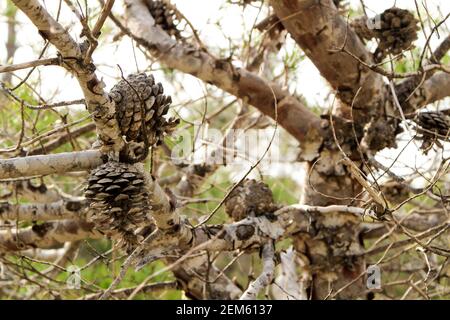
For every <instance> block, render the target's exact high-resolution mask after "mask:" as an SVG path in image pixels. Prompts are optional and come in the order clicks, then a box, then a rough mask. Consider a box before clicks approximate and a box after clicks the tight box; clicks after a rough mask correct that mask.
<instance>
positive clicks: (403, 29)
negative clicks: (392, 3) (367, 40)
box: [373, 7, 419, 61]
mask: <svg viewBox="0 0 450 320" xmlns="http://www.w3.org/2000/svg"><path fill="white" fill-rule="evenodd" d="M379 18H380V21H379V24H380V25H379V26H378V28H375V29H374V30H373V31H374V34H375V37H376V38H378V39H379V40H380V43H379V45H378V48H377V50H376V51H375V60H376V61H381V60H382V59H383V58H384V57H386V56H387V55H388V54H395V55H396V54H400V53H401V52H402V51H404V50H406V49H408V48H409V47H410V46H411V44H412V43H413V41H415V40H416V39H417V31H418V30H419V27H418V26H417V23H418V22H419V21H418V20H417V19H416V18H415V17H414V15H413V14H412V13H411V12H409V11H408V10H403V9H400V8H396V7H392V8H390V9H387V10H386V11H384V12H383V13H382V14H381V15H380V16H379ZM375 22H377V20H376V21H375ZM375 26H376V23H375ZM376 27H377V26H376Z"/></svg>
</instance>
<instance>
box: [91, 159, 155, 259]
mask: <svg viewBox="0 0 450 320" xmlns="http://www.w3.org/2000/svg"><path fill="white" fill-rule="evenodd" d="M144 180H145V179H144V177H143V174H142V173H141V172H140V171H139V170H138V169H137V168H136V167H135V166H134V165H131V164H125V163H120V162H112V161H111V162H107V163H105V164H103V165H101V166H99V167H98V168H96V169H94V170H92V172H91V174H90V176H89V178H88V186H87V188H86V191H85V196H86V198H87V199H88V201H89V204H90V211H89V214H88V220H89V221H91V222H93V223H94V224H95V226H96V228H97V229H98V230H99V231H101V232H103V233H105V234H106V235H108V236H118V238H119V246H121V247H122V248H123V249H125V250H126V251H127V252H130V251H131V250H132V249H133V247H134V246H135V245H136V244H138V243H139V241H142V240H143V239H144V237H145V232H146V230H145V228H144V227H145V226H146V225H148V224H149V223H148V215H149V214H150V210H151V209H152V206H151V204H150V202H149V191H148V189H147V188H146V185H145V181H144Z"/></svg>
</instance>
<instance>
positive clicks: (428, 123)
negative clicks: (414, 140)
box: [414, 111, 450, 151]
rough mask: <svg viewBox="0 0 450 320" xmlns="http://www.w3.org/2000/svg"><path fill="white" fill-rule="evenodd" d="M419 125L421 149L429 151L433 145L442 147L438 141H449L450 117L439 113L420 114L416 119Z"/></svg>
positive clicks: (427, 112)
mask: <svg viewBox="0 0 450 320" xmlns="http://www.w3.org/2000/svg"><path fill="white" fill-rule="evenodd" d="M414 122H416V124H417V125H418V130H417V132H418V133H419V134H420V135H419V139H420V140H422V141H423V143H422V146H421V149H422V150H425V151H428V150H429V149H430V148H431V147H432V146H433V144H435V143H436V144H437V145H438V146H442V145H441V144H440V142H439V141H438V140H447V141H448V139H449V135H450V116H448V115H446V114H444V113H442V112H437V111H426V112H420V113H419V114H418V115H417V117H416V118H415V119H414Z"/></svg>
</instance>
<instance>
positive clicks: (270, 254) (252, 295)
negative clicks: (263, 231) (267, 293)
mask: <svg viewBox="0 0 450 320" xmlns="http://www.w3.org/2000/svg"><path fill="white" fill-rule="evenodd" d="M274 258H275V247H274V244H273V242H269V243H267V244H265V245H264V246H263V249H262V260H263V271H262V272H261V274H260V275H259V276H258V278H256V280H255V281H253V282H252V283H250V285H249V286H248V288H247V290H245V292H244V293H243V294H242V296H241V298H240V299H239V300H255V299H256V297H257V295H258V293H259V292H260V291H261V290H262V289H264V288H265V287H267V286H268V285H269V284H270V282H271V281H272V279H273V275H274V272H275V260H274Z"/></svg>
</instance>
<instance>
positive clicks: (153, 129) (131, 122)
mask: <svg viewBox="0 0 450 320" xmlns="http://www.w3.org/2000/svg"><path fill="white" fill-rule="evenodd" d="M163 93H164V89H163V86H162V84H161V83H159V82H158V83H155V79H154V78H153V76H152V75H150V76H147V75H146V74H145V73H138V74H131V75H129V76H128V77H127V78H126V80H121V81H119V82H118V83H117V84H116V85H115V86H114V87H113V88H112V89H111V92H110V94H109V95H110V97H111V98H112V99H113V100H114V102H115V103H116V110H117V112H116V118H117V121H118V122H119V126H120V130H121V131H122V135H124V136H126V139H127V141H129V142H130V141H134V142H143V141H145V140H144V130H143V128H142V114H141V108H142V107H143V108H144V112H145V125H146V126H145V128H146V131H147V139H148V143H149V146H152V145H158V144H160V143H161V141H162V140H163V138H164V136H165V135H166V134H168V133H170V132H171V131H173V129H174V128H175V126H176V125H177V124H178V120H175V119H173V118H170V119H166V118H165V117H164V116H165V115H166V114H167V111H168V110H169V106H170V103H171V102H172V99H171V97H170V96H165V95H164V94H163ZM143 104H144V106H143Z"/></svg>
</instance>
